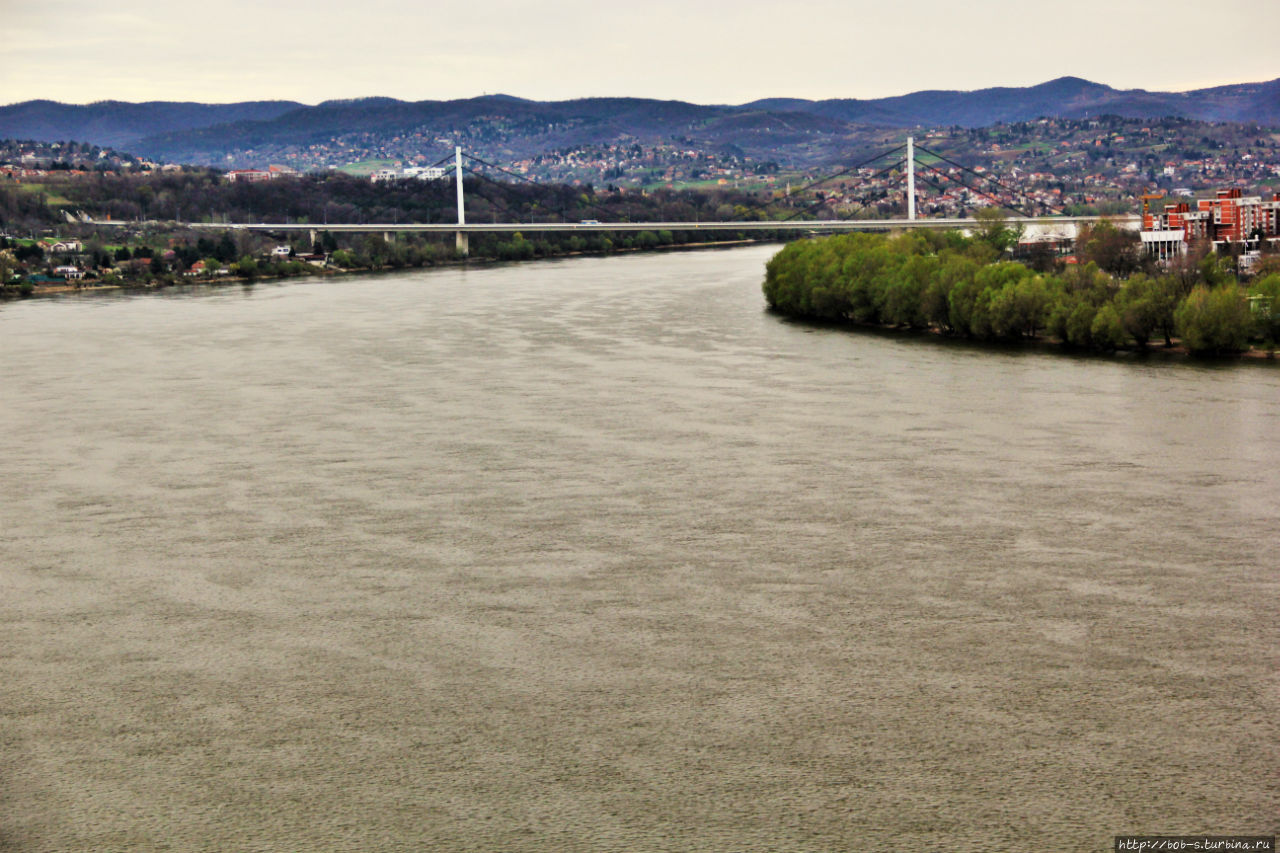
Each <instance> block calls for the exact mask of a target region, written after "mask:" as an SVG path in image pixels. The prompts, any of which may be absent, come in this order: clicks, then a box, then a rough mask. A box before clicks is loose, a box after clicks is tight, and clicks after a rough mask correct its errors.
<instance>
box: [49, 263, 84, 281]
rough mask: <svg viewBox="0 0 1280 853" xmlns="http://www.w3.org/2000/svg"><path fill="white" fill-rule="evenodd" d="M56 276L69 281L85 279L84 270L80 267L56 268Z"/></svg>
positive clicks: (54, 270) (54, 271)
mask: <svg viewBox="0 0 1280 853" xmlns="http://www.w3.org/2000/svg"><path fill="white" fill-rule="evenodd" d="M53 273H54V275H60V276H62V277H63V278H64V279H66V280H67V281H79V280H80V279H82V278H84V270H82V269H80V268H79V267H70V266H67V267H54V269H53Z"/></svg>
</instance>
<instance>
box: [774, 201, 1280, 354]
mask: <svg viewBox="0 0 1280 853" xmlns="http://www.w3.org/2000/svg"><path fill="white" fill-rule="evenodd" d="M1014 241H1015V237H1014V235H1013V233H1012V232H1011V230H1010V229H1008V228H1006V227H1004V226H1003V223H1002V222H1000V221H996V220H992V219H988V221H987V222H986V224H985V227H983V228H982V229H980V230H979V231H978V233H976V234H975V235H974V236H972V237H966V236H963V235H961V234H959V233H958V232H945V233H944V232H925V231H913V232H905V233H901V234H897V235H892V236H886V235H881V234H866V233H861V234H848V235H840V236H832V237H823V238H818V239H813V240H805V241H799V242H795V243H791V244H789V245H787V246H786V247H785V248H783V249H782V250H781V251H779V252H778V253H777V254H776V255H775V256H774V257H773V258H772V259H771V260H770V261H769V263H768V265H767V267H766V275H765V282H764V295H765V299H766V300H767V302H768V304H769V307H770V308H771V309H773V310H775V311H777V312H779V313H782V314H785V315H787V316H791V317H797V318H804V319H812V320H823V321H836V322H851V323H855V324H867V325H880V326H891V327H899V328H903V329H919V330H932V331H934V332H937V333H940V334H946V335H956V336H961V337H966V338H973V339H977V340H984V341H1030V340H1045V339H1052V340H1054V341H1057V342H1058V343H1060V344H1061V345H1062V346H1064V347H1067V348H1072V349H1078V350H1092V351H1098V352H1114V351H1116V350H1118V349H1122V348H1139V349H1141V348H1146V347H1147V346H1149V345H1150V343H1151V342H1152V341H1153V340H1156V341H1161V340H1162V342H1163V344H1164V346H1166V347H1172V346H1173V345H1174V343H1175V338H1179V339H1181V343H1182V344H1183V345H1184V346H1185V347H1186V348H1187V350H1189V351H1190V352H1192V353H1196V354H1208V355H1226V354H1233V353H1240V352H1244V351H1246V350H1249V349H1250V348H1251V346H1252V345H1255V344H1256V345H1258V346H1259V347H1260V348H1262V349H1264V350H1266V351H1267V353H1268V354H1269V355H1270V354H1274V350H1275V345H1276V341H1277V340H1280V311H1272V310H1270V309H1271V306H1273V305H1274V306H1276V307H1277V308H1280V265H1278V264H1277V262H1276V261H1277V259H1276V258H1274V257H1271V258H1267V259H1266V260H1265V261H1264V264H1263V271H1264V272H1263V274H1260V275H1258V276H1257V277H1256V278H1255V279H1254V280H1253V283H1252V285H1251V286H1249V287H1247V288H1246V287H1245V286H1243V285H1242V284H1241V283H1240V282H1239V281H1238V280H1237V279H1236V278H1235V276H1234V275H1232V274H1230V273H1229V272H1228V271H1227V261H1226V260H1225V259H1223V258H1219V257H1218V256H1216V255H1214V254H1212V253H1204V254H1202V256H1200V257H1196V256H1195V255H1194V254H1193V255H1192V256H1191V257H1189V258H1188V259H1187V260H1186V261H1184V262H1183V263H1181V264H1179V265H1177V266H1176V267H1174V268H1171V269H1168V270H1158V269H1147V270H1143V269H1140V267H1142V266H1143V263H1142V260H1141V256H1140V254H1139V253H1138V252H1137V251H1136V249H1135V248H1134V247H1133V246H1130V245H1129V244H1128V243H1129V238H1128V237H1127V235H1125V234H1124V233H1123V232H1120V231H1118V229H1115V228H1114V227H1113V226H1110V225H1108V224H1105V223H1104V224H1102V225H1100V226H1097V227H1096V228H1094V229H1091V230H1089V231H1086V232H1084V233H1082V235H1081V239H1080V241H1079V242H1078V246H1077V254H1078V255H1079V256H1080V259H1081V260H1082V261H1084V262H1083V263H1079V264H1074V265H1071V264H1061V263H1059V262H1058V261H1057V259H1048V261H1047V262H1038V263H1037V262H1034V261H1033V262H1031V263H1021V262H1017V261H1013V260H1006V259H1005V250H1006V249H1007V248H1008V246H1009V245H1010V244H1011V243H1013V242H1014ZM1133 242H1135V243H1136V238H1135V239H1134V241H1133ZM1116 249H1118V250H1119V251H1116ZM1091 256H1096V257H1097V260H1093V259H1090V257H1091ZM1042 261H1043V259H1042ZM1099 261H1100V262H1101V265H1100V263H1099ZM1036 267H1039V269H1037V268H1036ZM1104 267H1110V269H1106V268H1104ZM1249 297H1259V298H1257V299H1252V300H1251V299H1250V298H1249Z"/></svg>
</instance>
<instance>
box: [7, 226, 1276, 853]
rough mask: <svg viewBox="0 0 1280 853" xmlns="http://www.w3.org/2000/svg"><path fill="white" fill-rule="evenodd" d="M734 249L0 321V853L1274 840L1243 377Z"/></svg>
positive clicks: (1269, 455)
mask: <svg viewBox="0 0 1280 853" xmlns="http://www.w3.org/2000/svg"><path fill="white" fill-rule="evenodd" d="M772 251H773V248H770V247H749V248H740V249H733V250H724V251H704V252H697V253H670V254H651V255H637V256H629V257H613V258H580V259H569V260H562V261H549V262H540V263H531V264H523V265H510V266H494V267H488V268H475V269H444V270H436V271H412V272H404V273H396V274H388V275H382V276H372V277H367V278H346V279H323V280H298V281H291V282H285V283H263V284H258V285H255V286H252V287H245V286H239V285H234V286H224V287H197V288H189V289H180V290H170V291H165V292H161V293H152V294H142V295H120V296H114V297H113V296H107V295H102V294H96V295H92V296H87V297H83V298H77V297H66V298H51V299H42V300H31V301H24V302H11V303H7V304H2V305H0V358H3V364H4V378H3V381H2V383H0V432H2V434H3V436H4V442H3V445H2V446H0V482H2V483H3V484H4V492H3V500H0V572H2V574H0V583H2V584H3V586H2V589H3V594H2V595H0V654H3V661H4V662H3V669H2V670H0V676H2V679H0V701H2V704H0V714H2V715H3V717H2V719H3V730H2V737H3V752H2V753H0V849H5V850H9V849H12V850H22V851H28V850H30V851H54V850H58V851H81V850H83V851H89V850H159V849H174V850H210V851H215V850H218V851H220V850H233V849H235V850H351V851H357V850H358V851H375V850H406V851H407V850H441V851H454V850H504V851H540V850H584V851H585V850H593V851H594V850H609V851H615V850H616V851H632V850H671V851H678V850H690V849H707V850H723V851H731V850H742V851H746V850H752V851H755V850H796V851H801V850H804V851H847V850H889V849H896V850H925V849H930V850H938V849H948V850H953V849H954V850H997V849H999V850H1099V851H1101V850H1110V849H1111V845H1112V836H1114V835H1116V834H1119V833H1150V834H1173V833H1190V832H1208V833H1216V834H1226V833H1253V834H1273V833H1275V832H1277V830H1278V829H1280V774H1277V772H1276V768H1277V766H1278V765H1280V761H1278V760H1277V759H1280V732H1278V731H1277V729H1278V728H1280V707H1278V705H1280V701H1278V700H1280V677H1278V673H1277V665H1276V664H1277V659H1276V650H1277V641H1278V640H1280V636H1278V634H1280V631H1278V628H1277V620H1276V606H1277V601H1278V600H1280V596H1278V592H1280V589H1278V586H1280V573H1278V572H1277V569H1278V567H1280V556H1278V554H1277V542H1278V541H1280V428H1278V426H1280V370H1278V369H1276V368H1275V367H1274V366H1273V365H1270V364H1229V365H1206V364H1197V363H1193V362H1182V361H1176V360H1174V361H1164V360H1159V359H1157V360H1156V361H1154V362H1143V361H1138V360H1132V359H1106V358H1084V359H1076V358H1069V357H1065V356H1062V355H1059V354H1056V353H1045V352H1035V351H1029V350H1026V351H1024V350H1001V349H990V348H978V347H972V346H965V345H958V344H953V343H946V342H939V341H935V340H930V339H922V338H915V337H906V336H895V335H883V334H874V333H865V332H850V331H844V330H838V329H828V328H816V327H812V326H806V325H801V324H796V323H792V322H788V321H785V320H783V319H780V318H778V317H775V316H771V315H770V314H768V313H766V312H765V310H764V303H763V298H762V296H761V292H760V283H761V280H762V277H763V265H764V262H765V261H766V260H767V258H768V257H769V256H770V254H771V253H772Z"/></svg>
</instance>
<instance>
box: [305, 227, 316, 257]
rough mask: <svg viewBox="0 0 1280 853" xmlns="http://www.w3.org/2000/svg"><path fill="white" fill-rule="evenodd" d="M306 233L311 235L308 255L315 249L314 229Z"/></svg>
mask: <svg viewBox="0 0 1280 853" xmlns="http://www.w3.org/2000/svg"><path fill="white" fill-rule="evenodd" d="M308 233H309V234H310V235H311V246H310V247H309V248H308V249H307V252H308V253H310V252H311V251H313V250H314V249H315V245H316V229H314V228H312V229H311V231H309V232H308Z"/></svg>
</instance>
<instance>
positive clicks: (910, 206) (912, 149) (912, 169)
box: [907, 136, 916, 221]
mask: <svg viewBox="0 0 1280 853" xmlns="http://www.w3.org/2000/svg"><path fill="white" fill-rule="evenodd" d="M915 218H916V141H915V139H913V138H912V137H910V136H908V137H907V219H910V220H913V221H914V220H915Z"/></svg>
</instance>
